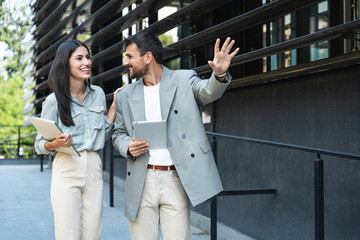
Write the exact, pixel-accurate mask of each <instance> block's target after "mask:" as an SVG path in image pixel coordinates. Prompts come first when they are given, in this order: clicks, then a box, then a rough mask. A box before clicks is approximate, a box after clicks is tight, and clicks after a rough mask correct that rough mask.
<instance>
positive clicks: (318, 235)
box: [206, 132, 360, 240]
mask: <svg viewBox="0 0 360 240" xmlns="http://www.w3.org/2000/svg"><path fill="white" fill-rule="evenodd" d="M206 133H207V134H208V135H209V136H213V152H214V156H215V160H217V159H216V158H217V154H216V152H217V144H216V137H222V138H228V139H233V140H237V141H242V142H249V143H255V144H262V145H268V146H272V147H278V148H285V149H292V150H296V151H301V152H308V153H314V154H315V155H316V157H315V159H314V193H315V199H314V201H315V209H314V212H315V238H314V239H315V240H324V165H323V164H324V163H323V160H322V159H321V155H326V156H333V157H340V158H347V159H353V160H360V155H356V154H349V153H344V152H336V151H328V150H325V149H321V148H311V147H305V146H299V145H293V144H286V143H280V142H273V141H267V140H260V139H254V138H246V137H239V136H233V135H228V134H221V133H215V132H206ZM249 194H276V190H275V189H268V190H260V191H259V190H250V191H223V192H221V193H220V194H219V195H249ZM219 195H218V196H219ZM215 239H217V196H215V197H213V199H212V202H211V240H215Z"/></svg>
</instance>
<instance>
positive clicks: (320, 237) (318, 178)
mask: <svg viewBox="0 0 360 240" xmlns="http://www.w3.org/2000/svg"><path fill="white" fill-rule="evenodd" d="M314 179H315V184H314V189H315V240H324V163H323V160H322V159H321V158H320V154H317V155H316V159H315V161H314Z"/></svg>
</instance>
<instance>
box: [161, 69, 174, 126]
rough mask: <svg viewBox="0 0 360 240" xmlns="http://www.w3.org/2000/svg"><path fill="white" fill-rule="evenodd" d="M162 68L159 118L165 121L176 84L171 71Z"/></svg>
mask: <svg viewBox="0 0 360 240" xmlns="http://www.w3.org/2000/svg"><path fill="white" fill-rule="evenodd" d="M162 67H163V74H162V76H161V81H160V106H161V117H162V119H163V120H166V119H167V117H168V115H169V111H170V107H171V104H172V102H173V99H174V96H175V93H176V89H177V83H176V82H175V81H174V80H173V79H172V71H170V70H169V69H168V68H166V67H164V66H162Z"/></svg>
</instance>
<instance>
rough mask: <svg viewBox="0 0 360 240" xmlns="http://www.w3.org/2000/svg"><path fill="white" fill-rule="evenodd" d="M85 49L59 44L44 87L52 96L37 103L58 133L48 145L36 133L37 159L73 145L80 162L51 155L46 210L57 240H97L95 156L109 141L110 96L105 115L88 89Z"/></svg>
mask: <svg viewBox="0 0 360 240" xmlns="http://www.w3.org/2000/svg"><path fill="white" fill-rule="evenodd" d="M90 69H91V59H90V53H89V49H88V47H87V46H86V45H85V44H84V43H82V42H80V41H77V40H71V41H67V42H64V43H63V44H61V45H60V46H59V48H58V50H57V52H56V56H55V59H54V62H53V64H52V66H51V69H50V73H49V77H48V82H49V86H50V88H51V90H52V91H53V93H52V94H50V95H49V96H48V97H47V98H46V100H45V101H44V103H43V106H42V112H41V117H42V118H45V119H50V120H53V121H55V122H56V123H57V124H58V126H59V127H60V129H61V130H62V131H63V132H64V133H63V134H59V135H58V136H57V137H56V139H54V140H52V141H48V140H46V139H44V138H43V137H42V136H40V135H39V134H38V136H37V139H36V141H35V149H36V151H37V153H38V154H54V153H56V148H58V147H70V146H71V145H73V146H74V147H75V148H76V149H77V150H78V151H79V152H80V155H81V156H80V157H74V156H70V155H68V154H65V153H60V152H58V153H56V156H55V159H54V162H53V170H52V181H51V205H52V209H53V212H54V220H55V237H56V239H57V240H80V239H84V240H85V239H86V240H92V239H94V240H95V239H100V238H101V232H102V199H103V179H102V163H101V159H100V157H99V155H98V151H99V150H101V149H102V148H103V147H104V143H105V141H106V139H107V138H108V137H110V134H111V131H112V128H113V123H112V122H113V121H114V119H115V108H116V94H117V93H118V92H119V91H120V90H121V89H122V88H119V89H117V90H116V91H115V92H114V99H113V102H112V104H111V107H110V109H109V111H108V113H107V115H106V100H105V94H104V91H103V90H102V89H101V88H100V87H98V86H94V85H91V84H90V83H89V81H88V80H87V79H89V78H90Z"/></svg>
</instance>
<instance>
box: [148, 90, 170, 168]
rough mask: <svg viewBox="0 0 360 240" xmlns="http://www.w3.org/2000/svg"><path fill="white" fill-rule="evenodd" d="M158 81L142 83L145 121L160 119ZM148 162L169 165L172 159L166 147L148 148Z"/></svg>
mask: <svg viewBox="0 0 360 240" xmlns="http://www.w3.org/2000/svg"><path fill="white" fill-rule="evenodd" d="M159 90H160V83H158V84H156V85H154V86H149V87H147V86H145V85H144V100H145V118H146V121H161V120H163V119H161V107H160V92H159ZM149 155H150V156H149V164H151V165H158V166H171V165H173V164H174V163H173V160H172V159H171V156H170V153H169V151H168V149H151V145H150V150H149Z"/></svg>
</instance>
